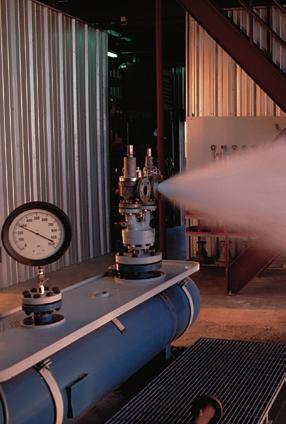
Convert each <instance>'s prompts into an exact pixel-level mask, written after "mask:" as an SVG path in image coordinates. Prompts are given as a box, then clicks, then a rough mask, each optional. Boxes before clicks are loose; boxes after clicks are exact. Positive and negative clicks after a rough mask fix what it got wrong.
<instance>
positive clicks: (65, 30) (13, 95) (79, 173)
mask: <svg viewBox="0 0 286 424" xmlns="http://www.w3.org/2000/svg"><path fill="white" fill-rule="evenodd" d="M0 92H1V96H0V138H1V143H0V159H1V163H0V225H1V226H2V223H3V220H4V219H5V217H6V216H7V214H8V213H9V212H10V211H12V210H13V209H14V208H15V207H17V206H19V205H20V204H22V203H25V202H28V201H32V200H44V201H49V202H52V203H54V204H56V205H58V206H59V207H61V208H62V209H63V210H64V211H65V212H66V213H67V214H68V216H69V217H70V219H71V222H72V226H73V240H72V245H71V247H70V249H69V250H68V253H67V254H66V255H65V257H64V258H62V259H61V260H60V261H58V262H57V263H56V264H54V265H52V266H51V267H50V269H56V268H59V267H62V266H65V265H69V264H72V263H77V262H81V261H83V260H87V259H89V258H93V257H95V256H98V255H102V254H105V253H107V252H109V250H110V242H109V240H110V234H109V232H110V224H109V217H110V215H109V170H108V119H107V113H108V109H107V108H108V103H107V102H108V68H107V34H106V33H104V32H101V31H98V30H94V29H92V28H91V27H89V26H88V25H86V24H84V23H82V22H80V21H78V20H76V19H73V18H71V17H69V16H67V15H64V14H62V13H59V12H57V11H55V10H53V9H50V8H48V7H45V6H43V5H41V4H40V3H37V2H34V1H30V0H0ZM1 250H2V252H1V253H2V261H1V268H0V284H1V287H4V286H8V285H10V284H14V283H16V282H18V281H24V280H26V279H28V278H30V277H31V276H32V271H31V269H30V268H29V267H26V266H22V265H17V264H16V263H15V261H13V260H10V258H8V256H7V255H6V253H5V252H4V249H3V247H2V249H1Z"/></svg>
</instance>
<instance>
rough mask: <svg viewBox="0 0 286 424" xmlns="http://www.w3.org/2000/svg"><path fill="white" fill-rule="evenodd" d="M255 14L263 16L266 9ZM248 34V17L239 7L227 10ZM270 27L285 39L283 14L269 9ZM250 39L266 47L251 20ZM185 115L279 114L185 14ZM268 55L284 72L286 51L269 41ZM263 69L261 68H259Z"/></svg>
mask: <svg viewBox="0 0 286 424" xmlns="http://www.w3.org/2000/svg"><path fill="white" fill-rule="evenodd" d="M255 11H256V13H258V14H259V15H260V17H263V18H264V19H266V14H267V9H266V8H257V9H255ZM228 14H229V15H230V16H232V18H233V20H234V21H235V22H236V23H238V24H239V25H240V27H241V28H243V29H244V30H245V32H246V33H249V18H248V17H247V15H246V13H245V12H243V11H241V10H237V9H235V10H230V11H229V12H228ZM271 21H272V27H273V29H274V30H275V31H276V32H277V33H278V34H279V35H280V37H281V38H284V39H285V38H286V15H285V14H282V13H281V12H280V11H279V10H278V9H277V8H275V7H273V8H271ZM253 34H254V41H255V42H257V43H258V44H259V45H260V46H261V47H263V48H266V45H267V35H266V32H265V30H263V29H261V26H260V25H258V24H255V23H254V27H253ZM186 57H187V72H186V75H187V89H186V93H187V116H189V117H192V116H197V117H199V116H280V115H282V114H283V112H282V111H281V109H280V108H278V107H277V106H276V105H275V104H274V103H273V101H272V100H271V99H270V98H269V97H268V96H267V95H266V94H265V93H264V92H263V91H262V90H261V88H260V87H259V86H257V85H256V84H255V83H254V82H253V80H252V79H251V78H250V77H248V76H247V74H246V73H245V72H244V71H243V70H242V69H241V68H240V67H239V66H238V65H237V64H236V63H235V62H234V61H233V60H232V59H231V57H230V56H229V55H228V54H227V53H226V52H225V51H224V50H223V49H222V48H221V47H219V45H218V44H217V43H216V42H215V41H214V40H213V39H212V38H211V37H210V36H209V35H208V34H207V33H206V31H204V30H203V28H202V27H201V26H200V25H199V24H197V22H196V21H195V20H194V19H193V18H191V17H190V16H188V15H187V40H186ZM272 58H273V60H274V61H275V62H276V63H278V64H279V65H280V66H281V68H282V69H283V70H284V71H286V52H285V49H282V48H281V47H280V46H279V45H278V44H277V42H276V41H273V48H272ZM262 72H263V70H262Z"/></svg>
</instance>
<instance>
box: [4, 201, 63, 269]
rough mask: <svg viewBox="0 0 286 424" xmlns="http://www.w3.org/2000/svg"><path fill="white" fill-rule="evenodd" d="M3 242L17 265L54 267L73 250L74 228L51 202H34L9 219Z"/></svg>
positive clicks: (16, 210)
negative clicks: (71, 248) (64, 255)
mask: <svg viewBox="0 0 286 424" xmlns="http://www.w3.org/2000/svg"><path fill="white" fill-rule="evenodd" d="M1 236H2V242H3V245H4V247H5V249H6V251H7V253H8V254H9V255H10V256H12V258H14V259H15V260H16V261H18V262H20V263H22V264H25V265H31V266H41V265H46V264H50V263H52V262H54V261H56V260H57V259H59V258H60V257H61V256H62V255H63V254H64V253H65V251H66V250H67V248H68V247H69V244H70V241H71V225H70V222H69V219H68V217H67V215H66V214H65V213H64V212H63V211H62V210H61V209H59V208H58V207H57V206H55V205H53V204H51V203H47V202H30V203H25V204H23V205H21V206H19V207H18V208H16V209H15V210H14V211H13V212H11V214H10V215H9V216H8V217H7V218H6V220H5V222H4V224H3V228H2V234H1Z"/></svg>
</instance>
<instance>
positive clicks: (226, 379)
mask: <svg viewBox="0 0 286 424" xmlns="http://www.w3.org/2000/svg"><path fill="white" fill-rule="evenodd" d="M285 353H286V346H285V345H283V344H275V343H262V342H247V341H236V340H220V339H205V338H201V339H199V340H198V341H197V342H196V343H195V344H194V345H193V346H191V347H190V348H188V349H186V350H185V351H184V352H183V353H182V354H181V355H180V356H179V357H178V358H177V359H176V360H175V361H174V362H173V363H172V364H171V365H170V366H168V367H167V368H166V369H165V370H164V371H163V372H162V373H161V374H159V376H158V377H156V378H155V379H154V380H152V382H151V383H149V384H148V385H147V386H146V387H145V388H144V389H143V390H141V391H140V392H139V393H138V394H137V395H136V396H135V397H134V398H133V399H132V400H131V401H129V402H128V403H127V404H126V405H125V406H124V407H123V408H122V409H121V410H120V411H119V412H118V413H117V414H115V415H114V416H113V417H112V418H111V419H110V420H109V421H108V422H107V423H108V424H177V423H180V424H190V420H191V419H192V411H191V401H192V399H194V398H195V397H196V396H197V395H202V394H212V395H214V396H216V397H218V398H219V399H220V400H221V402H222V405H223V409H224V416H223V418H222V419H221V420H220V424H258V423H259V422H260V420H261V418H262V416H263V414H264V413H265V411H266V410H267V408H268V406H269V403H270V401H271V400H272V398H273V396H274V394H275V392H276V390H277V388H278V386H279V384H281V382H282V381H283V375H284V378H285V357H286V355H285Z"/></svg>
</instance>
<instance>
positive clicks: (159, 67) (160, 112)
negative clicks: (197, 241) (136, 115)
mask: <svg viewBox="0 0 286 424" xmlns="http://www.w3.org/2000/svg"><path fill="white" fill-rule="evenodd" d="M156 108H157V156H158V167H159V169H160V171H161V172H162V175H163V176H164V173H165V169H164V168H165V166H164V104H163V60H162V2H161V0H156ZM164 203H165V202H164V200H163V199H160V201H159V208H158V209H159V242H160V249H161V251H162V253H163V254H164V250H165V247H164V246H165V228H164V220H165V219H164V218H165V213H164V209H165V208H164Z"/></svg>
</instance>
